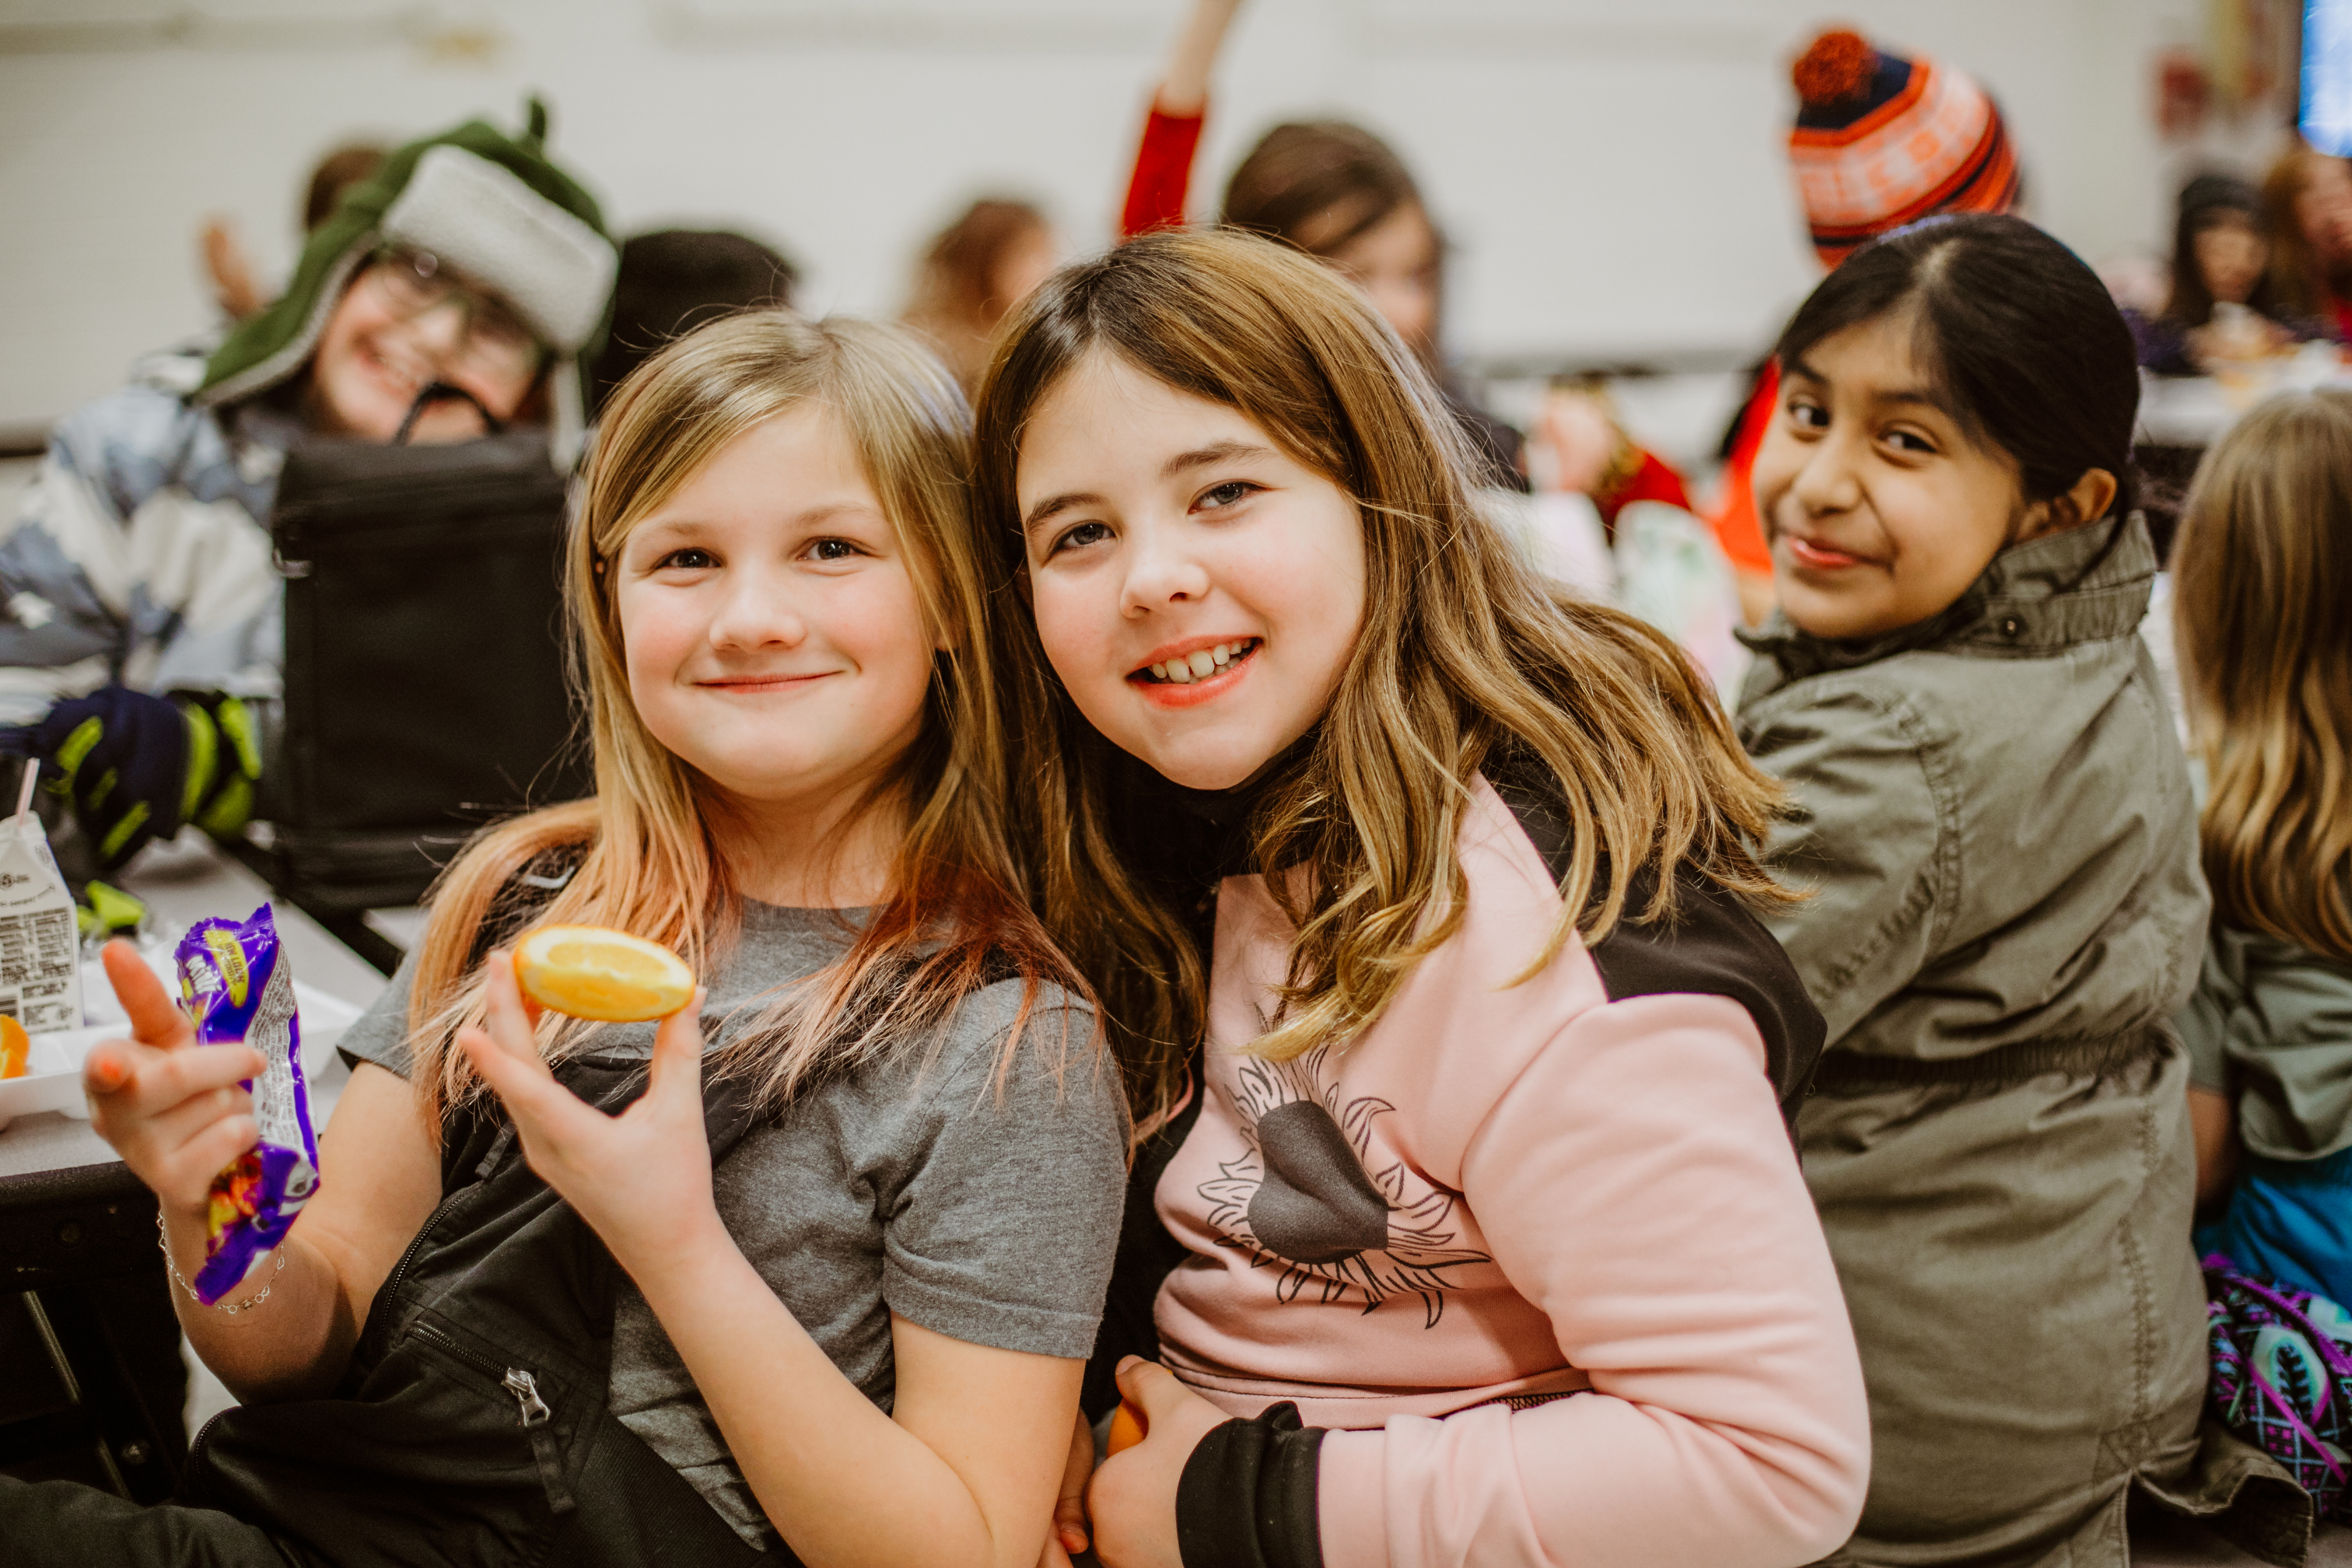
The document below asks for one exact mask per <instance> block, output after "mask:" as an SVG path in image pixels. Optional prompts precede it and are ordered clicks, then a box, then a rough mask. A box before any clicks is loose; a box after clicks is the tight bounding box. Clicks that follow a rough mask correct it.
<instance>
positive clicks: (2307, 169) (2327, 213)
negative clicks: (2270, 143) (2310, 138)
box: [2263, 141, 2352, 341]
mask: <svg viewBox="0 0 2352 1568" xmlns="http://www.w3.org/2000/svg"><path fill="white" fill-rule="evenodd" d="M2263 207H2264V209H2265V210H2266V212H2267V214H2268V218H2269V223H2270V241H2271V246H2270V249H2271V257H2270V272H2271V284H2272V289H2273V296H2274V297H2275V299H2276V300H2277V302H2278V305H2279V308H2280V309H2282V310H2289V311H2292V312H2294V314H2296V315H2298V316H2312V317H2316V318H2317V319H2318V320H2319V321H2321V322H2322V323H2323V324H2324V325H2325V326H2326V329H2327V331H2328V332H2329V333H2330V335H2332V336H2334V337H2335V338H2336V339H2337V340H2338V341H2352V163H2347V162H2346V161H2345V160H2343V159H2341V158H2336V157H2331V156H2329V155H2328V154H2327V153H2321V152H2318V151H2316V150H2315V149H2313V148H2311V147H2308V146H2306V145H2305V144H2304V143H2303V142H2299V141H2298V142H2295V143H2294V145H2293V146H2291V147H2289V148H2288V149H2287V151H2286V152H2285V153H2282V154H2281V155H2280V157H2279V160H2278V162H2276V163H2273V164H2272V165H2271V172H2270V173H2269V174H2267V175H2265V176H2263Z"/></svg>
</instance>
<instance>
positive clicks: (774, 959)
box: [341, 903, 1127, 1546]
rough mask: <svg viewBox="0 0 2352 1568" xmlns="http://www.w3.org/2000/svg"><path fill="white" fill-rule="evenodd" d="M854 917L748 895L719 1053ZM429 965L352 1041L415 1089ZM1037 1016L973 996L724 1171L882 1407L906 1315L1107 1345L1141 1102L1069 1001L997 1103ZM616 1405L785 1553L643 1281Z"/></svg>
mask: <svg viewBox="0 0 2352 1568" xmlns="http://www.w3.org/2000/svg"><path fill="white" fill-rule="evenodd" d="M845 915H846V916H847V917H849V919H854V918H855V916H856V911H839V910H792V909H779V908H776V907H775V906H772V905H767V904H749V903H747V904H746V905H745V906H744V912H743V934H742V941H741V944H740V947H739V948H738V949H737V950H736V952H735V953H734V955H733V957H732V958H731V959H730V961H729V962H728V963H727V964H726V965H725V966H724V967H723V968H721V969H720V970H719V973H717V974H716V975H715V976H712V977H710V978H709V979H708V980H706V982H705V983H706V984H708V985H709V991H710V994H709V999H708V1001H707V1002H706V1003H705V1005H704V1008H703V1027H704V1029H705V1032H706V1033H707V1035H708V1036H709V1040H710V1046H711V1047H712V1048H716V1047H719V1046H720V1045H723V1044H724V1043H726V1042H727V1041H728V1040H729V1039H730V1038H732V1037H733V1035H734V1032H735V1030H736V1029H737V1028H740V1027H741V1026H744V1025H746V1024H748V1023H750V1022H751V1020H752V1019H754V1018H755V1017H757V1016H758V1015H759V1014H760V1013H761V1010H762V1008H763V1006H764V1005H765V1001H766V1000H772V998H765V997H764V996H763V994H765V993H767V992H769V991H770V990H771V989H772V988H773V987H775V986H778V985H781V984H787V983H789V982H791V981H793V980H798V979H800V978H802V977H803V976H805V975H808V974H811V973H814V972H815V971H817V970H818V969H821V968H823V967H824V965H825V964H827V963H831V962H833V961H834V960H835V958H837V957H838V956H839V955H840V954H841V952H843V950H844V949H845V947H846V945H847V943H848V942H849V940H850V938H851V936H852V934H853V932H852V928H851V926H850V924H849V923H848V919H845ZM414 970H415V955H414V954H411V956H410V960H409V962H408V963H404V964H402V965H401V967H400V972H399V973H397V974H395V975H394V977H393V983H392V984H390V985H389V986H387V987H385V989H384V991H383V994H382V995H380V996H379V997H378V998H377V999H376V1002H375V1004H374V1005H373V1006H372V1007H370V1008H369V1009H368V1011H367V1013H366V1015H365V1016H362V1018H361V1019H360V1020H359V1021H358V1022H357V1023H355V1024H353V1025H352V1026H351V1029H350V1030H349V1032H348V1033H346V1034H345V1035H344V1036H343V1037H342V1039H341V1048H342V1049H343V1050H345V1051H347V1052H350V1053H351V1054H352V1055H353V1056H356V1057H361V1058H365V1059H367V1060H369V1061H373V1062H376V1063H378V1064H380V1065H381V1066H383V1067H385V1068H390V1069H391V1070H392V1071H394V1072H396V1073H399V1074H400V1075H401V1076H403V1077H406V1076H407V1073H408V1066H409V1055H408V1041H407V1035H408V1026H407V1018H408V998H409V987H410V984H411V980H412V976H413V973H414ZM755 999H759V1000H755ZM746 1003H751V1004H753V1005H749V1006H746V1005H745V1004H746ZM1020 1003H1021V984H1020V982H1018V981H1017V980H1016V981H1003V982H1000V983H998V984H993V985H990V986H987V987H985V988H984V989H982V990H980V991H977V992H975V993H973V994H971V995H970V996H968V997H966V998H965V999H964V1002H963V1004H962V1005H961V1007H960V1008H959V1009H958V1011H957V1013H956V1016H955V1018H954V1020H953V1022H952V1024H951V1025H950V1029H949V1033H948V1037H947V1039H946V1041H945V1043H944V1044H943V1046H942V1047H940V1051H939V1053H938V1055H937V1056H936V1057H935V1058H933V1057H929V1053H927V1052H922V1051H918V1052H915V1053H914V1058H915V1059H912V1060H902V1061H898V1062H883V1063H880V1064H877V1065H874V1066H870V1067H867V1068H860V1069H858V1070H856V1071H855V1072H851V1073H848V1074H845V1075H843V1076H841V1077H839V1078H836V1079H833V1080H831V1081H829V1082H827V1083H825V1084H824V1086H823V1087H822V1088H820V1089H815V1090H814V1091H813V1092H811V1093H808V1094H806V1095H803V1097H802V1098H801V1099H800V1100H796V1101H795V1102H794V1103H793V1104H792V1105H791V1106H789V1107H787V1108H786V1109H785V1110H784V1111H783V1113H782V1115H781V1116H780V1117H779V1118H777V1119H776V1120H775V1121H772V1122H770V1123H766V1124H762V1125H761V1126H758V1127H755V1128H754V1129H753V1130H752V1131H751V1132H749V1133H747V1134H745V1136H744V1138H743V1141H742V1142H740V1143H739V1144H737V1145H736V1147H735V1149H734V1151H733V1152H731V1153H730V1154H729V1155H728V1157H727V1158H726V1159H725V1160H723V1161H721V1162H720V1163H719V1167H718V1169H717V1171H716V1172H714V1173H713V1176H712V1185H713V1188H714V1191H715V1195H716V1197H717V1199H718V1206H719V1217H720V1219H722V1220H723V1221H725V1222H726V1226H727V1230H728V1233H729V1234H730V1236H732V1237H734V1238H735V1242H736V1245H737V1246H739V1247H741V1248H742V1249H743V1255H744V1256H745V1257H746V1258H749V1259H751V1265H752V1267H753V1268H757V1269H758V1270H759V1272H760V1277H761V1279H765V1280H766V1281H767V1282H768V1284H769V1287H770V1288H771V1289H773V1290H774V1291H775V1292H776V1295H777V1296H778V1297H779V1298H780V1299H781V1300H782V1301H783V1303H784V1305H785V1306H787V1307H788V1308H790V1309H791V1310H792V1313H793V1318H794V1319H796V1320H797V1321H799V1322H800V1324H801V1326H802V1327H803V1328H804V1329H806V1330H807V1331H808V1332H809V1334H810V1336H811V1337H812V1338H814V1340H815V1341H816V1342H817V1343H818V1344H819V1345H821V1346H823V1347H824V1352H825V1353H826V1354H827V1355H829V1356H831V1357H832V1358H833V1362H834V1364H835V1365H836V1366H838V1367H839V1368H840V1369H841V1371H842V1373H843V1375H844V1376H845V1377H847V1378H848V1379H849V1380H850V1381H851V1382H852V1383H855V1384H856V1385H857V1386H858V1388H859V1390H860V1391H861V1392H863V1393H864V1394H866V1397H867V1398H868V1399H871V1400H872V1401H874V1403H875V1404H876V1405H878V1406H880V1407H881V1408H882V1409H884V1410H888V1409H889V1408H890V1407H891V1397H892V1393H893V1387H894V1370H895V1369H894V1365H893V1362H892V1358H891V1349H890V1314H891V1313H892V1312H894V1311H895V1312H897V1313H898V1314H899V1315H900V1316H902V1317H905V1318H907V1319H908V1320H910V1321H914V1322H917V1323H920V1324H921V1325H922V1326H923V1327H925V1328H927V1329H930V1330H933V1331H937V1332H939V1333H942V1334H946V1335H949V1336H950V1337H951V1338H954V1339H959V1340H963V1341H965V1342H969V1343H972V1344H982V1345H992V1346H995V1347H998V1348H1000V1349H1003V1350H1013V1351H1029V1352H1035V1353H1037V1354H1040V1355H1051V1356H1068V1357H1083V1356H1085V1355H1086V1354H1087V1352H1089V1351H1090V1350H1091V1349H1092V1348H1093V1346H1094V1338H1095V1327H1096V1323H1097V1321H1098V1319H1099V1318H1100V1316H1101V1313H1102V1302H1103V1292H1104V1290H1105V1289H1106V1288H1107V1287H1108V1284H1109V1281H1110V1268H1111V1256H1112V1253H1113V1251H1114V1249H1115V1248H1116V1246H1117V1243H1118V1224H1119V1210H1120V1205H1121V1202H1122V1199H1123V1197H1124V1195H1125V1190H1126V1183H1127V1168H1126V1148H1127V1140H1126V1110H1125V1101H1124V1100H1123V1098H1122V1096H1121V1093H1120V1089H1119V1085H1118V1074H1117V1072H1116V1071H1115V1070H1114V1068H1112V1066H1111V1064H1110V1062H1109V1060H1108V1058H1102V1059H1099V1060H1097V1054H1096V1052H1095V1050H1094V1047H1093V1045H1092V1040H1093V1032H1094V1020H1093V1017H1092V1015H1091V1014H1090V1013H1089V1011H1088V1010H1087V1006H1086V1005H1085V1004H1084V1003H1083V1002H1081V1001H1079V1000H1078V999H1076V998H1075V997H1072V996H1070V995H1068V994H1066V993H1065V992H1062V991H1060V990H1058V989H1049V990H1048V991H1047V992H1046V993H1045V994H1044V995H1041V996H1040V998H1039V1005H1038V1006H1037V1007H1035V1008H1034V1009H1033V1010H1032V1012H1031V1014H1030V1017H1029V1022H1028V1024H1027V1026H1026V1029H1025V1031H1024V1036H1023V1039H1022V1042H1021V1045H1020V1047H1019V1048H1018V1050H1017V1051H1016V1053H1015V1055H1014V1057H1013V1067H1012V1069H1011V1072H1010V1073H1009V1075H1008V1076H1007V1078H1006V1079H1005V1082H1004V1085H1003V1092H1002V1094H1001V1095H1000V1094H998V1093H997V1092H996V1091H995V1088H994V1080H993V1073H994V1070H995V1067H996V1061H997V1056H998V1051H999V1047H1001V1046H1002V1045H1003V1039H1004V1035H1005V1031H1006V1030H1007V1029H1008V1028H1009V1027H1010V1026H1011V1025H1012V1022H1013V1015H1014V1013H1015V1011H1016V1010H1017V1009H1018V1007H1019V1006H1020ZM738 1009H740V1012H739V1011H738ZM730 1015H734V1016H731V1017H730ZM653 1037H654V1026H652V1025H650V1024H613V1025H605V1026H603V1027H602V1029H601V1030H600V1032H599V1034H598V1036H597V1037H595V1040H594V1044H593V1047H592V1048H593V1049H594V1050H595V1051H596V1052H597V1053H598V1054H600V1055H635V1056H648V1055H650V1054H651V1053H652V1049H653ZM1065 1040H1066V1042H1067V1044H1066V1047H1065ZM1065 1050H1066V1057H1065ZM926 1058H928V1060H927V1059H926ZM1057 1065H1058V1066H1059V1067H1060V1070H1059V1071H1058V1073H1057V1071H1056V1068H1057ZM612 1408H613V1413H614V1415H616V1416H618V1417H619V1418H620V1420H621V1421H622V1422H623V1423H624V1424H625V1425H626V1426H628V1428H629V1429H630V1430H631V1431H633V1432H635V1434H636V1435H637V1436H640V1437H642V1438H644V1439H645V1441H646V1444H647V1446H649V1447H652V1449H653V1450H654V1451H655V1452H656V1453H657V1454H659V1455H660V1456H661V1457H662V1458H663V1459H665V1460H667V1462H668V1463H669V1464H670V1466H671V1467H672V1468H675V1469H677V1472H678V1473H679V1474H680V1475H682V1476H684V1477H685V1478H686V1479H688V1481H689V1482H691V1483H692V1484H693V1485H694V1487H695V1489H697V1490H698V1491H699V1492H701V1493H702V1495H703V1496H704V1497H705V1498H707V1499H709V1501H710V1504H711V1506H712V1507H713V1508H715V1509H717V1510H719V1513H720V1515H721V1516H723V1517H724V1518H725V1519H726V1520H727V1521H728V1522H729V1523H730V1524H731V1525H733V1526H734V1527H735V1530H736V1531H737V1533H739V1534H740V1535H741V1536H742V1537H743V1538H744V1539H745V1540H747V1541H750V1542H752V1543H753V1544H755V1545H761V1546H764V1545H765V1544H766V1543H767V1542H768V1541H769V1540H770V1539H771V1531H770V1530H769V1527H768V1523H767V1521H766V1520H765V1518H764V1517H762V1515H761V1512H760V1508H759V1504H758V1502H757V1501H756V1500H754V1499H753V1497H752V1496H751V1489H750V1488H749V1487H747V1486H746V1485H745V1484H744V1482H743V1478H742V1474H741V1472H740V1470H738V1469H737V1468H736V1466H735V1464H734V1461H733V1460H732V1459H731V1458H730V1457H729V1455H728V1452H727V1446H726V1443H725V1441H724V1439H722V1438H721V1437H720V1436H719V1427H718V1426H717V1424H716V1423H715V1422H713V1421H712V1420H711V1418H710V1411H709V1406H707V1405H705V1404H704V1403H703V1401H702V1397H701V1395H700V1394H698V1392H697V1391H696V1389H695V1386H694V1380H693V1378H692V1377H691V1376H689V1375H688V1373H687V1370H686V1366H685V1363H682V1362H681V1361H679V1360H678V1357H677V1352H676V1351H675V1350H673V1349H672V1348H671V1346H670V1342H669V1338H668V1336H667V1334H665V1333H664V1332H663V1331H662V1328H661V1325H660V1324H659V1323H658V1322H656V1321H655V1319H654V1315H653V1312H652V1310H650V1309H649V1308H647V1306H646V1300H645V1298H644V1297H643V1296H642V1295H640V1294H639V1293H638V1291H637V1289H636V1288H635V1285H634V1284H632V1283H630V1282H629V1281H628V1279H626V1278H624V1279H622V1281H621V1286H620V1291H619V1302H618V1305H617V1307H616V1309H615V1310H614V1321H613V1374H612Z"/></svg>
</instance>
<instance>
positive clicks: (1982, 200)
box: [1789, 30, 2017, 267]
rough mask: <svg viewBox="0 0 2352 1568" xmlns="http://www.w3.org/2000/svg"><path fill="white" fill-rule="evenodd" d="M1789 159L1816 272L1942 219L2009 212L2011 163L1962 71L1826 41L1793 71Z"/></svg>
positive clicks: (1845, 37)
mask: <svg viewBox="0 0 2352 1568" xmlns="http://www.w3.org/2000/svg"><path fill="white" fill-rule="evenodd" d="M1790 79H1792V80H1793V81H1794V82H1795V84H1796V88H1797V97H1798V100H1799V105H1798V110H1797V123H1796V127H1795V129H1794V130H1792V131H1790V132H1789V162H1790V164H1791V165H1793V166H1794V168H1795V170H1796V174H1797V188H1798V192H1799V194H1800V195H1801V196H1802V197H1803V198H1804V203H1805V219H1806V222H1807V223H1808V224H1809V225H1810V226H1811V229H1812V236H1813V248H1814V249H1815V250H1816V251H1818V252H1819V253H1820V254H1821V258H1822V265H1823V266H1825V267H1835V266H1836V265H1837V264H1838V263H1839V262H1841V261H1843V260H1844V259H1845V258H1846V257H1847V256H1848V255H1850V254H1851V253H1852V252H1853V250H1855V249H1856V248H1857V247H1861V246H1863V245H1865V244H1867V243H1869V242H1870V241H1871V240H1873V239H1874V238H1876V237H1878V236H1880V235H1882V234H1885V233H1887V232H1889V231H1891V230H1894V229H1897V228H1900V227H1902V226H1904V225H1905V224H1907V223H1914V222H1916V221H1917V220H1918V219H1920V218H1923V217H1926V216H1928V215H1930V214H1931V213H1939V212H1981V213H2001V212H2007V211H2008V210H2009V209H2010V207H2011V205H2012V204H2014V203H2015V202H2016V200H2017V158H2016V155H2015V153H2013V152H2012V151H2011V148H2010V143H2009V133H2008V131H2007V129H2006V128H2005V127H2004V126H2003V125H2002V123H2001V118H2000V110H1999V109H1997V108H1995V107H1994V106H1993V101H1992V100H1991V99H1990V98H1989V97H1987V96H1986V94H1985V91H1984V89H1982V88H1980V87H1979V86H1978V85H1977V84H1976V83H1975V82H1973V81H1971V80H1970V79H1969V78H1968V77H1966V76H1964V75H1962V74H1961V73H1960V72H1958V71H1956V70H1953V69H1951V68H1948V67H1944V66H1938V65H1936V64H1935V63H1934V62H1932V61H1929V60H1907V59H1905V58H1902V57H1901V56H1899V55H1891V54H1887V53H1885V51H1883V50H1880V49H1877V48H1874V47H1872V46H1871V43H1870V41H1869V40H1868V39H1866V38H1864V37H1862V35H1860V34H1859V33H1853V32H1846V31H1843V30H1837V31H1832V32H1826V33H1823V34H1822V35H1821V37H1817V38H1815V39H1814V40H1813V41H1812V43H1811V46H1810V47H1807V48H1806V50H1805V52H1804V53H1803V54H1802V55H1801V56H1800V57H1799V58H1798V59H1797V62H1796V64H1795V66H1794V67H1793V68H1791V69H1790Z"/></svg>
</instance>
